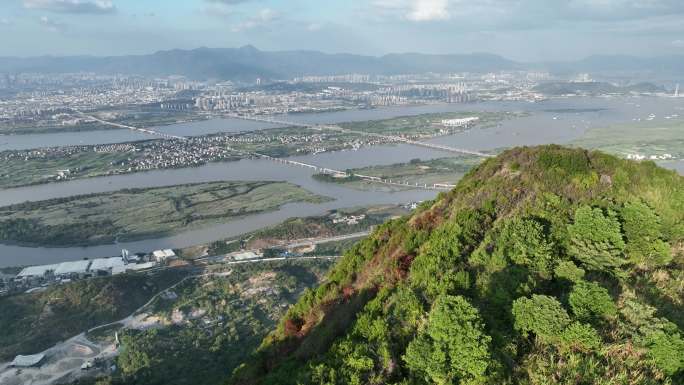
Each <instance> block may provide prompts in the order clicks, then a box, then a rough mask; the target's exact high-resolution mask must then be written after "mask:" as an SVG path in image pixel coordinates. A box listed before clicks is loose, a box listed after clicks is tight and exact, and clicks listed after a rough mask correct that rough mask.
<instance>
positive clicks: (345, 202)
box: [0, 97, 684, 267]
mask: <svg viewBox="0 0 684 385" xmlns="http://www.w3.org/2000/svg"><path fill="white" fill-rule="evenodd" d="M457 111H509V112H529V113H530V114H529V115H528V116H525V117H521V118H516V119H509V120H504V121H503V122H502V123H501V124H500V125H498V126H496V127H491V128H487V129H474V130H471V131H467V132H463V133H459V134H456V135H450V136H443V137H438V138H435V139H433V140H432V141H433V142H435V143H441V144H446V145H450V146H453V147H458V148H467V149H472V150H492V149H498V148H504V147H511V146H518V145H536V144H547V143H559V144H562V143H568V142H570V141H572V140H574V139H577V138H579V137H580V136H581V135H582V134H583V133H584V132H585V131H586V130H587V129H590V128H592V127H603V126H607V125H612V124H623V123H630V122H633V121H634V120H636V119H642V120H644V119H646V118H648V117H649V115H651V114H654V115H655V118H654V119H655V120H664V119H665V117H666V116H669V117H670V119H672V117H673V116H676V115H684V98H683V99H675V98H651V97H640V98H571V99H553V100H548V101H544V102H539V103H528V102H487V103H477V104H450V105H446V104H445V105H428V106H411V107H392V108H382V109H373V110H351V111H340V112H331V113H318V114H294V115H288V116H280V117H277V118H278V119H281V120H287V121H294V122H304V123H341V122H350V121H365V120H377V119H386V118H391V117H397V116H407V115H418V114H424V113H431V112H457ZM679 119H681V118H679ZM270 127H274V126H273V125H270V124H266V123H258V122H250V121H243V120H235V119H214V120H207V121H200V122H193V123H183V124H176V125H172V126H166V127H159V128H157V129H158V130H161V131H164V132H168V133H170V134H174V135H184V136H194V135H205V134H209V133H217V132H239V131H249V130H257V129H265V128H270ZM149 138H151V137H149V136H146V135H144V134H140V133H134V132H131V131H128V130H107V131H96V132H79V133H58V134H44V135H18V136H0V151H2V150H8V149H27V148H38V147H46V146H56V145H72V144H104V143H118V142H125V141H134V140H143V139H149ZM449 155H450V154H449V153H445V152H440V151H435V150H430V149H426V148H421V147H415V146H410V145H397V146H376V147H372V148H363V149H361V150H358V151H343V152H335V153H323V154H317V155H307V156H297V157H293V158H291V159H293V160H298V161H303V162H307V163H312V164H316V165H319V166H324V167H330V168H335V169H346V168H353V167H362V166H368V165H383V164H392V163H397V162H406V161H408V160H410V159H413V158H421V159H431V158H439V157H444V156H449ZM663 165H664V166H666V167H669V168H673V169H677V170H679V172H683V173H684V162H681V161H677V162H668V163H665V164H663ZM312 174H313V171H312V170H310V169H307V168H298V167H294V166H288V165H283V164H279V163H274V162H271V161H267V160H256V159H245V160H241V161H238V162H225V163H212V164H208V165H205V166H201V167H197V168H188V169H173V170H155V171H149V172H145V173H138V174H129V175H117V176H111V177H102V178H92V179H85V180H74V181H69V182H63V183H55V184H49V185H38V186H30V187H22V188H15V189H5V190H0V206H4V205H8V204H12V203H19V202H24V201H37V200H44V199H49V198H57V197H68V196H72V195H79V194H88V193H98V192H108V191H115V190H119V189H123V188H144V187H158V186H169V185H175V184H183V183H198V182H208V181H220V180H282V181H289V182H292V183H295V184H298V185H300V186H302V187H304V188H306V189H308V190H310V191H312V192H314V193H317V194H320V195H325V196H328V197H331V198H335V200H334V201H331V202H326V203H323V204H303V203H296V204H289V205H285V206H283V207H281V208H280V209H279V210H275V211H271V212H266V213H262V214H258V215H252V216H248V217H245V218H242V219H240V220H236V221H232V222H229V223H225V224H219V225H215V226H210V227H206V228H203V229H200V230H192V231H187V232H184V233H181V234H177V235H174V236H170V237H164V238H159V239H149V240H143V241H138V242H126V243H119V244H113V245H101V246H92V247H68V248H32V247H18V246H10V245H0V267H4V266H17V265H30V264H40V263H55V262H60V261H67V260H76V259H82V258H95V257H103V256H112V255H117V254H118V253H119V252H120V250H121V249H122V248H125V249H128V250H130V251H131V252H149V251H151V250H154V249H158V248H179V247H186V246H191V245H195V244H200V243H205V242H212V241H216V240H220V239H224V238H228V237H232V236H236V235H240V234H243V233H246V232H249V231H253V230H256V229H259V228H262V227H265V226H269V225H273V224H277V223H279V222H281V221H283V220H285V219H287V218H290V217H295V216H309V215H318V214H323V213H325V212H326V211H328V210H331V209H336V208H344V207H356V206H366V205H374V204H397V203H408V202H412V201H421V200H425V199H431V198H433V197H434V196H435V195H436V192H435V191H423V190H411V191H402V192H382V191H357V190H353V189H349V188H345V187H341V186H338V185H334V184H328V183H321V182H317V181H315V180H314V179H313V178H311V175H312Z"/></svg>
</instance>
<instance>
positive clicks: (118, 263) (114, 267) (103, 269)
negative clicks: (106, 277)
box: [90, 257, 126, 275]
mask: <svg viewBox="0 0 684 385" xmlns="http://www.w3.org/2000/svg"><path fill="white" fill-rule="evenodd" d="M90 271H92V272H94V273H107V274H113V275H114V274H120V273H123V272H125V271H126V262H125V261H124V260H123V258H121V257H113V258H98V259H93V261H92V263H91V264H90Z"/></svg>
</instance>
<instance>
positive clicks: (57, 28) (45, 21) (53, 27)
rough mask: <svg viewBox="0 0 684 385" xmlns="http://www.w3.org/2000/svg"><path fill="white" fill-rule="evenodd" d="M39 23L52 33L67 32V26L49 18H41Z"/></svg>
mask: <svg viewBox="0 0 684 385" xmlns="http://www.w3.org/2000/svg"><path fill="white" fill-rule="evenodd" d="M38 21H39V22H40V24H41V25H42V26H43V27H45V28H46V29H47V30H48V31H50V32H65V31H66V30H67V25H66V24H64V23H62V22H59V21H56V20H53V19H51V18H49V17H47V16H41V17H40V19H38Z"/></svg>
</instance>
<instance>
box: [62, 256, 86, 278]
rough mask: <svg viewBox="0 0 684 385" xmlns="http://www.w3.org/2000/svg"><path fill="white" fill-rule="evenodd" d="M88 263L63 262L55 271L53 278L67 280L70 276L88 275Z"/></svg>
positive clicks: (84, 261)
mask: <svg viewBox="0 0 684 385" xmlns="http://www.w3.org/2000/svg"><path fill="white" fill-rule="evenodd" d="M89 267H90V261H88V260H83V261H72V262H63V263H60V264H59V266H57V268H56V269H55V276H56V277H60V278H69V277H72V276H84V275H86V274H87V273H88V268H89Z"/></svg>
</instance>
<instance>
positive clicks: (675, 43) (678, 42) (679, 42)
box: [672, 40, 684, 48]
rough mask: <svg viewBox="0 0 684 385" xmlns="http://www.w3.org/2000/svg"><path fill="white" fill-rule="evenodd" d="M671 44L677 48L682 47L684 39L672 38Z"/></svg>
mask: <svg viewBox="0 0 684 385" xmlns="http://www.w3.org/2000/svg"><path fill="white" fill-rule="evenodd" d="M672 45H673V46H674V47H677V48H684V40H674V41H673V42H672Z"/></svg>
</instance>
